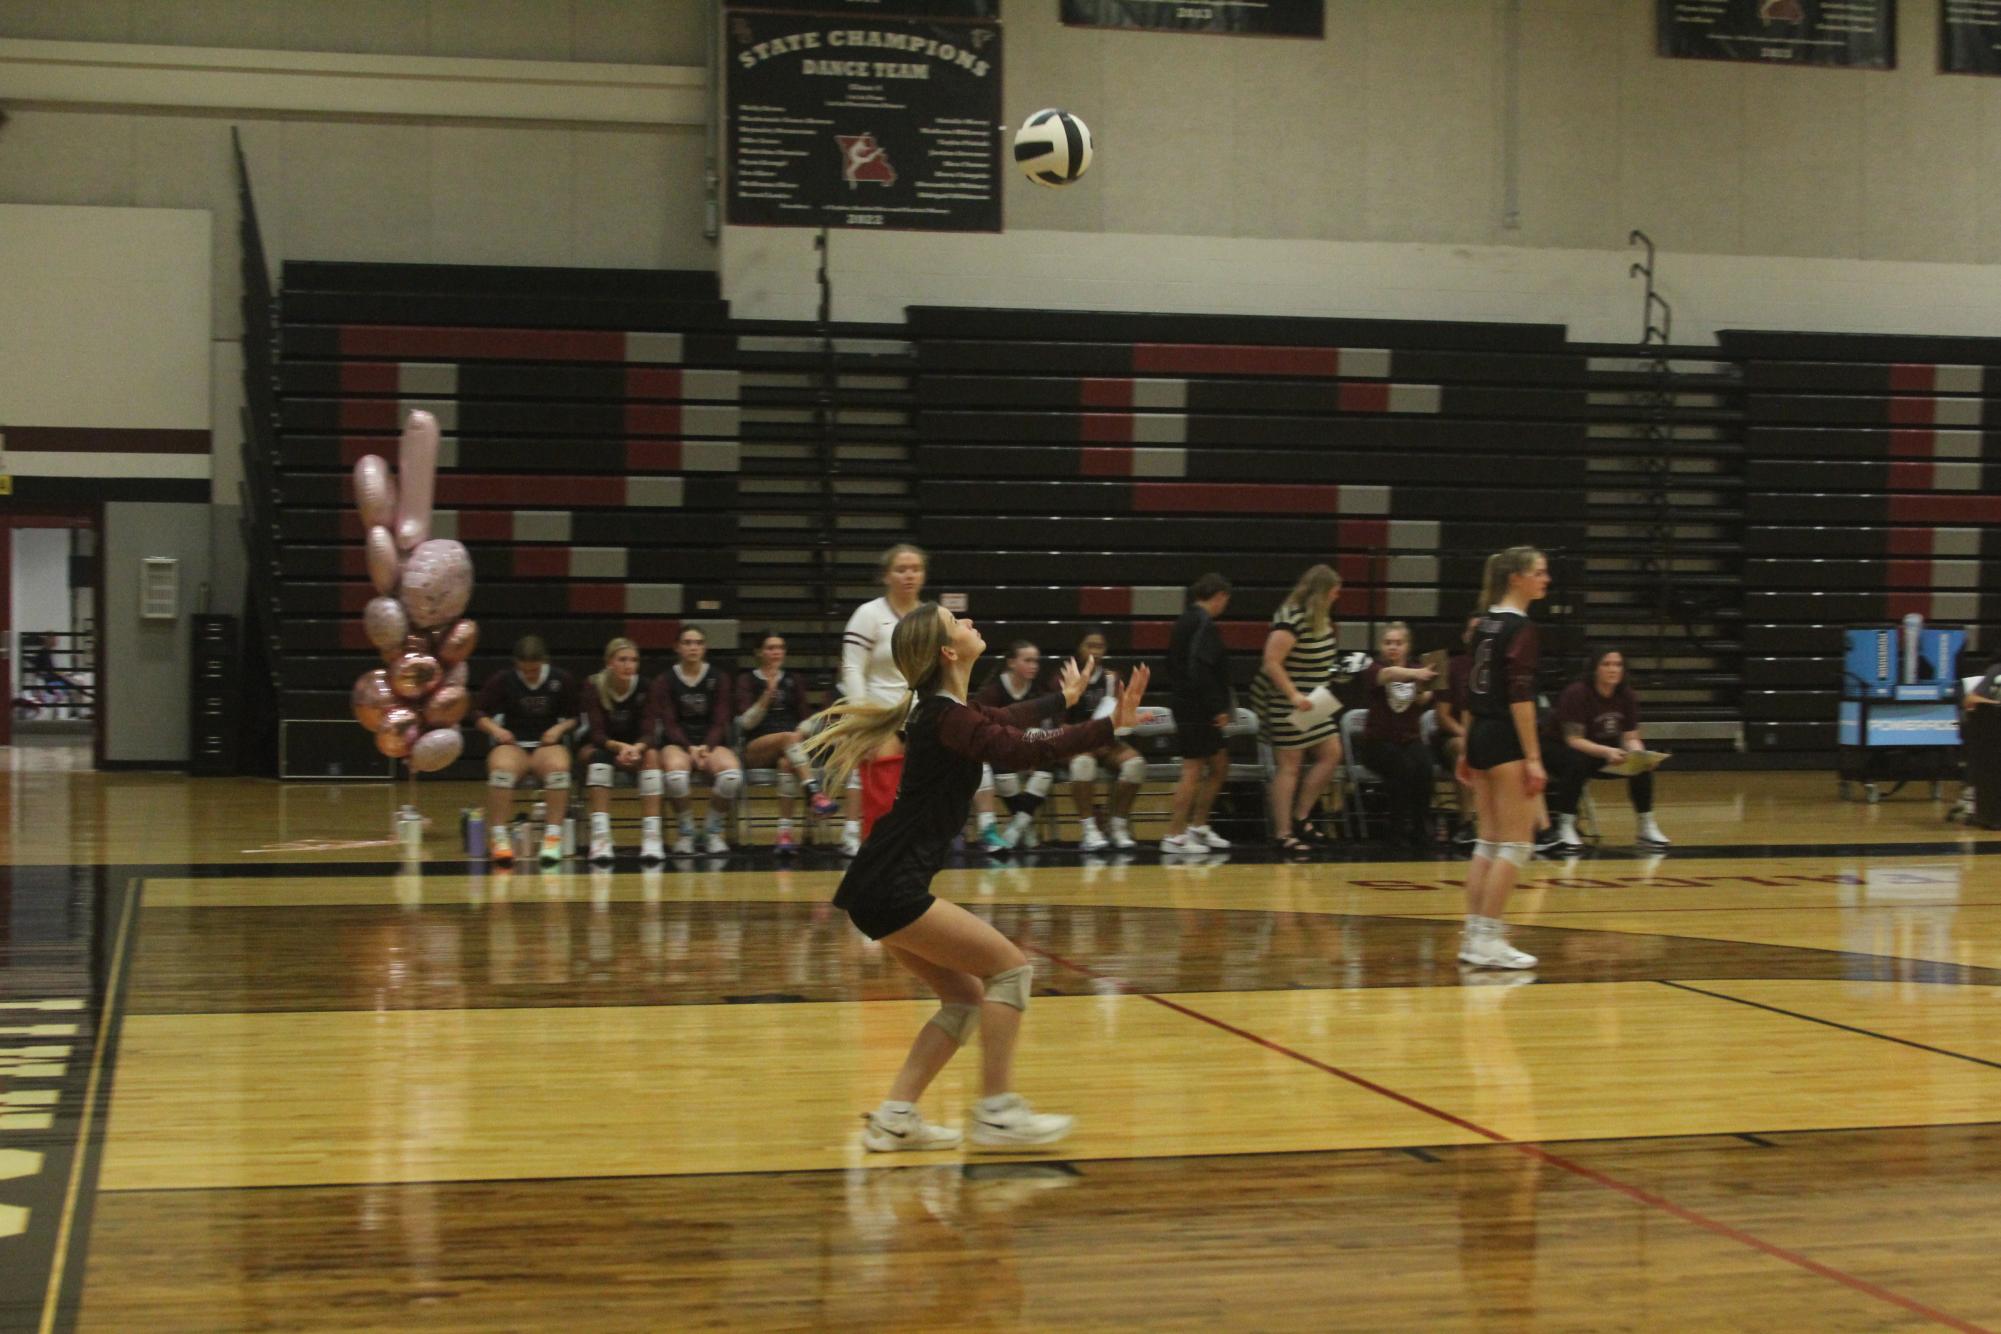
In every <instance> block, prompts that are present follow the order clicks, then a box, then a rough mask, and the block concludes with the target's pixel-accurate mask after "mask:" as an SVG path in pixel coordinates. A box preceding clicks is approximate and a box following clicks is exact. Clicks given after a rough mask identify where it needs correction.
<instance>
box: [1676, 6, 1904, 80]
mask: <svg viewBox="0 0 2001 1334" xmlns="http://www.w3.org/2000/svg"><path fill="white" fill-rule="evenodd" d="M1655 4H1656V6H1657V8H1656V10H1655V21H1656V27H1657V30H1658V36H1659V47H1660V53H1661V54H1662V55H1664V56H1676V57H1680V58H1682V59H1687V60H1748V61H1753V62H1757V63H1761V64H1768V65H1833V66H1843V67H1847V68H1850V69H1894V68H1896V65H1897V0H1655Z"/></svg>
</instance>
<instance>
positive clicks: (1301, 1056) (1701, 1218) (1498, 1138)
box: [1031, 947, 1993, 1334]
mask: <svg viewBox="0 0 2001 1334" xmlns="http://www.w3.org/2000/svg"><path fill="white" fill-rule="evenodd" d="M1031 949H1032V950H1033V952H1034V953H1036V954H1038V955H1040V956H1041V957H1043V958H1045V959H1048V960H1049V961H1050V962H1051V963H1054V964H1055V965H1056V966H1057V967H1059V968H1067V969H1069V970H1071V971H1072V972H1075V973H1080V974H1082V975H1083V976H1085V977H1095V978H1099V979H1102V980H1104V981H1107V982H1110V983H1111V984H1112V985H1113V986H1115V987H1117V988H1118V989H1119V990H1120V991H1122V992H1124V993H1126V994H1128V995H1134V996H1139V997H1142V998H1143V999H1146V1000H1149V1001H1152V1002H1153V1003H1154V1004H1156V1005H1160V1006H1163V1007H1165V1008H1166V1009H1169V1010H1172V1011H1174V1012H1175V1013H1177V1014H1180V1015H1183V1016H1184V1017H1186V1018H1189V1019H1194V1020H1197V1021H1198V1022H1200V1023H1204V1024H1208V1025H1210V1026H1211V1027H1213V1028H1218V1029H1221V1030H1222V1031H1223V1032H1225V1033H1229V1034H1232V1035H1234V1036H1236V1037H1240V1038H1242V1039H1244V1040H1245V1041H1246V1042H1250V1043H1253V1044H1255V1045H1257V1046H1260V1047H1263V1048H1264V1049H1265V1050H1267V1051H1271V1052H1274V1053H1276V1054H1278V1055H1280V1056H1287V1057H1290V1058H1291V1059H1293V1060H1295V1061H1298V1062H1299V1063H1301V1064H1302V1065H1307V1066H1311V1067H1312V1068H1313V1069H1316V1070H1319V1071H1321V1072H1322V1073H1324V1074H1329V1075H1332V1076H1333V1077H1334V1078H1336V1079H1340V1080H1343V1081H1345V1082H1347V1083H1350V1084H1353V1085H1355V1086H1356V1087H1357V1088H1360V1089H1363V1090H1366V1091H1367V1092H1370V1093H1374V1094H1376V1095H1378V1096H1380V1097H1384V1098H1388V1099H1389V1100H1391V1101H1392V1102H1396V1103H1400V1104H1402V1105H1403V1106H1405V1107H1408V1108H1410V1109H1411V1110H1412V1111H1414V1112H1418V1113H1420V1114H1422V1115H1425V1116H1429V1117H1431V1118H1433V1119H1434V1120H1438V1121H1443V1122H1445V1123H1446V1124H1447V1125H1452V1126H1457V1127H1458V1128H1460V1129H1461V1130H1464V1131H1466V1132H1468V1133H1469V1134H1473V1135H1478V1136H1480V1137H1481V1138H1482V1139H1485V1140H1487V1141H1488V1142H1490V1143H1493V1144H1497V1145H1502V1146H1505V1147H1507V1148H1511V1149H1513V1150H1515V1151H1516V1152H1517V1153H1520V1154H1523V1155H1525V1156H1527V1157H1529V1158H1534V1159H1536V1160H1537V1161H1539V1162H1543V1163H1547V1164H1548V1165H1549V1166H1551V1167H1554V1168H1556V1169H1557V1170H1559V1171H1562V1172H1568V1173H1570V1174H1571V1175H1572V1176H1575V1177H1578V1178H1581V1179H1582V1180H1585V1181H1589V1182H1592V1183H1593V1184H1595V1185H1599V1186H1602V1187H1604V1188H1605V1189H1607V1190H1610V1191H1613V1192H1615V1193H1617V1194H1620V1195H1624V1196H1626V1197H1627V1198H1628V1199H1631V1200H1633V1201H1635V1202H1637V1203H1640V1204H1644V1205H1646V1206H1648V1207H1649V1208H1652V1209H1657V1210H1659V1211H1660V1212H1662V1213H1665V1214H1667V1215H1669V1216H1670V1217H1673V1218H1679V1219H1681V1220H1682V1221H1683V1222H1685V1223H1690V1224H1692V1225H1694V1226H1696V1227H1700V1228H1703V1229H1705V1230H1707V1231H1709V1232H1713V1233H1715V1234H1716V1235H1717V1236H1720V1237H1723V1238H1725V1239H1726V1240H1730V1241H1734V1242H1736V1243H1738V1244H1739V1245H1741V1246H1746V1247H1749V1248H1750V1249H1752V1250H1755V1251H1758V1252H1759V1253H1761V1254H1763V1255H1767V1256H1770V1257H1771V1258H1773V1259H1775V1260H1780V1261H1783V1262H1784V1263H1786V1264H1789V1265H1792V1266H1793V1267H1794V1268H1796V1269H1800V1270H1803V1271H1805V1272H1806V1273H1809V1274H1812V1275H1814V1276H1815V1277H1817V1278H1824V1279H1827V1280H1829V1281H1830V1282H1834V1283H1838V1284H1840V1285H1841V1286H1843V1287H1845V1288H1847V1289H1849V1290H1850V1291H1852V1292H1858V1293H1861V1294H1862V1295H1864V1296H1867V1297H1873V1298H1875V1299H1876V1300H1877V1301H1880V1302H1885V1303H1887V1304H1889V1305H1892V1306H1897V1307H1901V1308H1902V1309H1904V1310H1906V1311H1909V1312H1910V1313H1912V1314H1913V1315H1917V1316H1920V1317H1922V1318H1924V1319H1926V1320H1930V1321H1932V1322H1934V1323H1936V1324H1940V1325H1944V1326H1946V1327H1947V1328H1948V1329H1956V1330H1960V1331H1962V1332H1963V1334H1993V1332H1992V1331H1990V1330H1988V1329H1987V1328H1986V1327H1985V1326H1982V1325H1976V1324H1974V1323H1973V1322H1971V1321H1968V1320H1962V1319H1960V1318H1959V1317H1958V1316H1955V1315H1952V1314H1950V1313H1948V1312H1945V1311H1941V1310H1939V1309H1938V1308H1936V1307H1933V1306H1927V1305H1926V1304H1925V1303H1923V1302H1921V1301H1918V1300H1917V1299H1916V1298H1914V1297H1906V1296H1904V1295H1903V1294H1902V1293H1900V1292H1897V1291H1895V1290H1894V1289H1891V1288H1886V1287H1884V1286H1882V1285H1881V1284H1879V1283H1873V1282H1871V1281H1870V1280H1868V1279H1866V1278H1862V1277H1860V1276H1859V1275H1856V1274H1851V1273H1849V1272H1847V1271H1846V1270H1843V1269H1837V1268H1835V1267H1834V1266H1833V1265H1830V1264H1826V1263H1824V1262H1822V1261H1819V1260H1816V1259H1814V1258H1813V1257H1811V1256H1809V1255H1805V1254H1803V1253H1801V1252H1799V1251H1795V1250H1792V1249H1790V1248H1788V1247H1785V1246H1781V1245H1779V1244H1778V1243H1776V1242H1770V1241H1766V1240H1765V1239H1764V1238H1762V1237H1759V1236H1757V1235H1755V1234H1753V1233H1750V1232H1746V1231H1745V1230H1743V1229H1742V1228H1739V1227H1733V1226H1732V1225H1731V1224H1729V1223H1725V1222H1723V1221H1722V1220H1720V1219H1715V1218H1711V1217H1709V1216H1708V1215H1707V1214H1704V1213H1700V1212H1698V1211H1697V1210H1694V1209H1691V1208H1689V1207H1687V1206H1685V1205H1680V1204H1676V1203H1675V1202H1674V1201H1673V1200H1670V1199H1668V1198H1667V1197H1666V1196H1664V1195H1659V1194H1656V1193H1655V1192H1653V1191H1650V1190H1647V1189H1646V1188H1645V1187H1642V1186H1635V1185H1633V1184H1632V1183H1630V1182H1626V1181H1621V1180H1619V1179H1618V1178H1617V1177H1614V1176H1611V1175H1610V1174H1608V1173H1605V1172H1601V1171H1599V1170H1597V1169H1596V1168H1593V1167H1589V1166H1586V1165H1585V1164H1583V1163H1580V1162H1577V1161H1575V1160H1574V1159H1570V1158H1566V1157H1564V1156H1563V1155H1562V1154H1560V1153H1552V1152H1551V1151H1549V1150H1548V1149H1545V1148H1543V1147H1541V1146H1540V1145H1538V1144H1534V1143H1530V1142H1528V1141H1525V1140H1517V1139H1511V1138H1509V1137H1508V1136H1506V1135H1503V1134H1501V1133H1500V1132H1499V1131H1497V1130H1493V1129H1490V1128H1488V1127H1486V1126H1483V1125H1481V1124H1479V1123H1478V1122H1477V1121H1471V1120H1468V1119H1467V1118H1465V1117H1463V1116H1460V1115H1458V1114H1457V1113H1455V1112H1448V1111H1446V1110H1445V1109H1444V1108H1442V1107H1435V1106H1433V1105H1432V1104H1430V1103H1427V1102H1425V1101H1423V1100H1421V1099H1419V1098H1415V1097H1412V1096H1411V1095H1410V1094H1407V1093H1399V1092H1397V1091H1396V1090H1395V1089H1393V1088H1390V1087H1388V1086H1387V1085H1384V1084H1378V1083H1376V1082H1375V1081H1374V1080H1372V1079H1369V1078H1367V1077H1365V1076H1363V1075H1358V1074H1355V1073H1353V1072H1352V1071H1348V1070H1343V1069H1342V1068H1341V1067H1339V1066H1336V1065H1330V1064H1328V1063H1327V1062H1325V1061H1322V1060H1320V1059H1318V1058H1317V1057H1313V1056H1309V1055H1307V1054H1306V1053H1305V1052H1302V1051H1297V1050H1295V1049H1293V1048H1291V1047H1288V1046H1286V1045H1284V1044H1283V1043H1280V1042H1274V1041H1273V1040H1271V1039H1270V1038H1267V1037H1264V1036H1262V1035H1260V1034H1257V1033H1253V1032H1251V1031H1250V1030H1249V1029H1247V1028H1239V1027H1237V1026H1236V1025H1235V1024H1232V1023H1229V1022H1228V1021H1226V1020H1223V1019H1218V1018H1217V1017H1215V1016H1214V1015H1209V1014H1204V1013H1202V1012H1201V1011H1200V1010H1197V1009H1194V1008H1192V1007H1190V1006H1186V1005H1182V1004H1180V1003H1178V1002H1176V1001H1171V1000H1169V999H1167V998H1166V997H1164V996H1159V995H1155V994H1154V993H1152V992H1150V991H1139V990H1136V989H1134V988H1132V987H1130V986H1129V985H1127V983H1126V982H1125V980H1124V979H1122V978H1118V977H1113V976H1111V975H1109V974H1105V973H1100V972H1097V971H1096V970H1095V969H1092V968H1090V967H1087V966H1085V965H1083V964H1079V963H1076V962H1074V961H1072V960H1070V959H1066V958H1064V957H1063V956H1061V955H1058V954H1053V953H1051V952H1050V951H1048V950H1045V949H1042V948H1040V947H1031Z"/></svg>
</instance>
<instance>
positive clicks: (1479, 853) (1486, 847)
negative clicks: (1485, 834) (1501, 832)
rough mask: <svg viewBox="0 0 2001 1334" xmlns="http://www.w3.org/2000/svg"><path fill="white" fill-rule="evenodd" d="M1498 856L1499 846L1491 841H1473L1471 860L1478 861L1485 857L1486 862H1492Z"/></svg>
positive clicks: (1483, 839) (1488, 839) (1480, 839)
mask: <svg viewBox="0 0 2001 1334" xmlns="http://www.w3.org/2000/svg"><path fill="white" fill-rule="evenodd" d="M1500 855H1501V845H1500V844H1499V843H1496V842H1495V841H1494V840H1493V839H1491V838H1477V839H1474V840H1473V859H1474V860H1475V861H1478V860H1479V859H1480V858H1482V857H1485V858H1486V859H1487V860H1488V861H1493V860H1494V859H1495V858H1496V857H1498V856H1500Z"/></svg>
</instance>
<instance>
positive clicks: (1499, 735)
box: [1466, 717, 1528, 770]
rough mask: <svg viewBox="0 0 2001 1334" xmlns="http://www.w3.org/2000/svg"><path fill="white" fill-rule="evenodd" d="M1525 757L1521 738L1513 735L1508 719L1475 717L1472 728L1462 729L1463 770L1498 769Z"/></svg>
mask: <svg viewBox="0 0 2001 1334" xmlns="http://www.w3.org/2000/svg"><path fill="white" fill-rule="evenodd" d="M1527 758H1528V756H1527V754H1525V753H1524V752H1523V750H1522V739H1521V738H1520V737H1519V736H1517V735H1516V734H1515V720H1514V719H1513V718H1512V717H1508V718H1475V719H1474V720H1473V725H1472V726H1471V727H1469V728H1467V729H1466V767H1467V768H1469V769H1483V770H1484V769H1498V768H1499V767H1500V766H1502V765H1504V764H1509V763H1512V762H1513V761H1515V760H1525V759H1527Z"/></svg>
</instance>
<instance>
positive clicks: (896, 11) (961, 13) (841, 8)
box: [723, 0, 1000, 19]
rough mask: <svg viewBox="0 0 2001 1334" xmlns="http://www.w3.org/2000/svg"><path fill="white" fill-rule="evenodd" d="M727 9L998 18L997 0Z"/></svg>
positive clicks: (779, 0) (815, 2) (783, 1)
mask: <svg viewBox="0 0 2001 1334" xmlns="http://www.w3.org/2000/svg"><path fill="white" fill-rule="evenodd" d="M723 3H724V5H726V6H727V7H728V8H730V9H793V10H798V9H810V10H812V11H814V12H815V13H819V14H840V15H842V16H844V17H852V16H856V15H860V16H863V17H875V16H878V15H889V16H892V17H898V18H922V19H997V18H999V17H1000V0H723Z"/></svg>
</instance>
